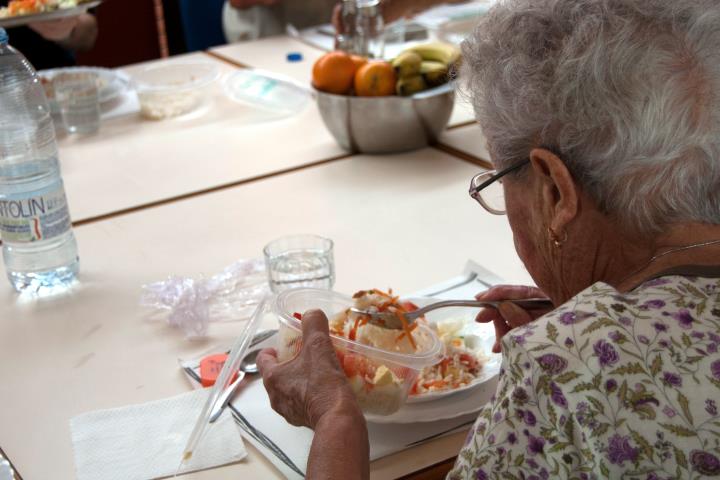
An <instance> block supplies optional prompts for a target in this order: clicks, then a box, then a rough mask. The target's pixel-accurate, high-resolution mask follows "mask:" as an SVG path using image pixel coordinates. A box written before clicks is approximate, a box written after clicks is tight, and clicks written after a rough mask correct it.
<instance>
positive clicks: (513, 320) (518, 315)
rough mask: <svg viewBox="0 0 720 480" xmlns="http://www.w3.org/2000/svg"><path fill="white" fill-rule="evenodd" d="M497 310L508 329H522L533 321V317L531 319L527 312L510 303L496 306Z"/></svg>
mask: <svg viewBox="0 0 720 480" xmlns="http://www.w3.org/2000/svg"><path fill="white" fill-rule="evenodd" d="M498 310H499V311H500V315H502V317H503V319H505V322H507V324H508V325H510V328H517V327H522V326H523V325H525V324H527V323H530V322H532V321H533V317H531V316H530V314H529V313H528V312H526V311H525V310H523V309H522V308H520V307H518V306H517V305H515V304H514V303H512V302H502V303H501V304H500V305H499V306H498Z"/></svg>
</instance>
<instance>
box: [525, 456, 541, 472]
mask: <svg viewBox="0 0 720 480" xmlns="http://www.w3.org/2000/svg"><path fill="white" fill-rule="evenodd" d="M525 463H527V465H528V467H530V468H532V469H533V470H537V468H538V467H539V466H540V465H538V463H537V462H536V461H535V460H533V459H532V458H529V459H528V461H527V462H525Z"/></svg>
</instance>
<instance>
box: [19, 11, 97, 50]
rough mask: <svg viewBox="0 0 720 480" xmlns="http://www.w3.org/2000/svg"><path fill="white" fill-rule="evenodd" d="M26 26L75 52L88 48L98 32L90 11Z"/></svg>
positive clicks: (91, 45)
mask: <svg viewBox="0 0 720 480" xmlns="http://www.w3.org/2000/svg"><path fill="white" fill-rule="evenodd" d="M28 26H29V27H30V28H31V29H32V30H34V31H35V32H37V33H38V34H39V35H40V36H41V37H43V38H45V39H46V40H50V41H52V42H55V43H57V44H58V45H60V46H62V47H64V48H66V49H68V50H73V51H77V52H83V51H87V50H90V49H91V48H92V47H93V46H94V45H95V40H96V39H97V34H98V27H97V20H96V19H95V16H94V15H92V14H90V13H83V14H82V15H78V16H77V17H69V18H62V19H60V20H51V21H48V22H36V23H31V24H30V25H28Z"/></svg>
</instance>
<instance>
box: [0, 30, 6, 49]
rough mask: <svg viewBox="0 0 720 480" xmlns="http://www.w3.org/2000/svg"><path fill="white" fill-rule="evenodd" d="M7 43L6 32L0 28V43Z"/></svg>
mask: <svg viewBox="0 0 720 480" xmlns="http://www.w3.org/2000/svg"><path fill="white" fill-rule="evenodd" d="M6 43H8V34H7V32H6V31H5V29H4V28H0V45H5V44H6Z"/></svg>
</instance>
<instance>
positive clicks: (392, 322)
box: [350, 298, 553, 330]
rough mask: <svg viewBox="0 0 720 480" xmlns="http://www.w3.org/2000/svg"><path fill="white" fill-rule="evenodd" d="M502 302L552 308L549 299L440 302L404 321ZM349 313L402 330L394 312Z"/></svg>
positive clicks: (408, 316)
mask: <svg viewBox="0 0 720 480" xmlns="http://www.w3.org/2000/svg"><path fill="white" fill-rule="evenodd" d="M503 302H511V303H514V304H515V305H517V306H518V307H521V308H524V309H525V310H530V311H533V310H548V309H551V308H553V304H552V302H550V299H549V298H525V299H522V300H503V301H502V302H483V301H479V300H445V301H442V302H435V303H431V304H430V305H426V306H424V307H422V308H418V309H417V310H413V311H412V312H407V313H404V314H403V316H404V317H405V321H406V322H407V323H408V324H411V323H412V322H414V321H415V320H416V319H418V318H419V317H422V316H423V315H425V314H426V313H428V312H431V311H433V310H437V309H438V308H447V307H490V308H498V306H499V305H500V304H501V303H503ZM350 311H351V312H352V313H355V314H357V315H363V316H367V317H368V321H369V322H370V323H372V324H375V325H378V326H380V327H385V328H390V329H394V330H401V329H402V322H401V321H400V316H399V315H398V314H397V313H395V312H373V311H369V310H360V309H358V308H354V307H350Z"/></svg>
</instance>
